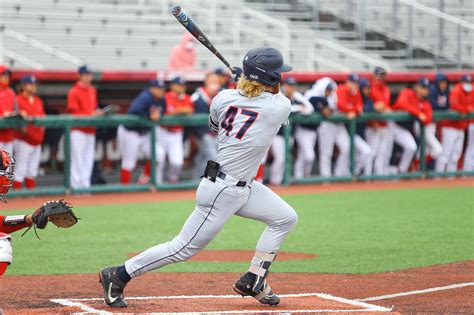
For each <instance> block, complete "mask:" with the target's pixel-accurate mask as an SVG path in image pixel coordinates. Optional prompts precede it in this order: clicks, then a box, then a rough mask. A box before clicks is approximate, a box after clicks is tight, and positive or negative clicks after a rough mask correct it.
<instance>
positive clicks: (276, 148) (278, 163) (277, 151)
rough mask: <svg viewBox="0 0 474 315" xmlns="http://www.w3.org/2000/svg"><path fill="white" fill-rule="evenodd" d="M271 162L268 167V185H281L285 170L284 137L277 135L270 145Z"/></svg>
mask: <svg viewBox="0 0 474 315" xmlns="http://www.w3.org/2000/svg"><path fill="white" fill-rule="evenodd" d="M271 150H272V155H273V162H272V165H271V166H270V184H272V185H281V182H282V181H283V174H284V170H285V137H283V136H280V135H277V136H276V137H275V139H273V143H272V147H271Z"/></svg>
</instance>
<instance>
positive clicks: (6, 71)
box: [0, 64, 12, 75]
mask: <svg viewBox="0 0 474 315" xmlns="http://www.w3.org/2000/svg"><path fill="white" fill-rule="evenodd" d="M0 74H2V75H11V74H12V72H11V71H10V69H8V68H7V67H6V66H4V65H2V64H0Z"/></svg>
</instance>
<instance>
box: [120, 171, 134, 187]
mask: <svg viewBox="0 0 474 315" xmlns="http://www.w3.org/2000/svg"><path fill="white" fill-rule="evenodd" d="M131 178H132V172H131V171H129V170H126V169H121V170H120V183H122V184H129V183H130V180H131Z"/></svg>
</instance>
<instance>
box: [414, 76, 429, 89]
mask: <svg viewBox="0 0 474 315" xmlns="http://www.w3.org/2000/svg"><path fill="white" fill-rule="evenodd" d="M417 84H418V85H419V86H421V87H424V88H428V87H430V80H428V78H427V77H421V78H420V79H419V80H418V82H417Z"/></svg>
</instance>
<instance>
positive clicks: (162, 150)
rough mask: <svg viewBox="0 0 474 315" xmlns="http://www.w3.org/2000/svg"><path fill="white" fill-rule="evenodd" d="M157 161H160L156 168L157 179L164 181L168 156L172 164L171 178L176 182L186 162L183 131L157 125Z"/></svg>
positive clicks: (171, 180)
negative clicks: (164, 170) (174, 130)
mask: <svg viewBox="0 0 474 315" xmlns="http://www.w3.org/2000/svg"><path fill="white" fill-rule="evenodd" d="M156 141H157V142H156V161H157V163H158V165H157V170H156V177H157V178H156V181H157V183H158V184H161V183H163V177H164V174H163V169H164V166H165V162H166V157H168V161H169V164H170V170H169V176H168V178H169V180H170V182H172V183H175V182H177V181H178V179H179V174H180V173H181V168H182V167H183V163H184V147H183V132H182V131H177V132H173V131H169V130H168V129H165V128H162V127H156Z"/></svg>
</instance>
